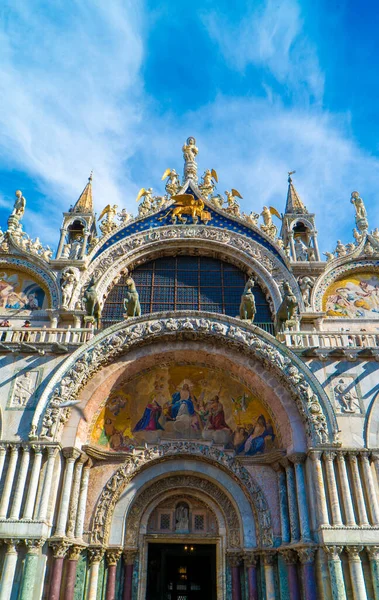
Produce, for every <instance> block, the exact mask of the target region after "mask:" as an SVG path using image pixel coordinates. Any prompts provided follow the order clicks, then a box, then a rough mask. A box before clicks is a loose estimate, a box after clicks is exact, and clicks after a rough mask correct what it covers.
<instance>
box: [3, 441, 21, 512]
mask: <svg viewBox="0 0 379 600" xmlns="http://www.w3.org/2000/svg"><path fill="white" fill-rule="evenodd" d="M9 448H10V458H9V463H8V469H7V474H6V476H5V482H4V488H3V491H2V494H1V501H0V519H6V517H7V513H8V507H9V502H10V500H11V490H12V486H13V480H14V474H15V472H16V466H17V459H18V446H16V445H15V444H10V445H9Z"/></svg>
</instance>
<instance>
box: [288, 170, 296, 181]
mask: <svg viewBox="0 0 379 600" xmlns="http://www.w3.org/2000/svg"><path fill="white" fill-rule="evenodd" d="M294 173H296V171H288V183H291V182H292V177H291V175H293V174H294Z"/></svg>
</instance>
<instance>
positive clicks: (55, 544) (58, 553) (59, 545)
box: [49, 540, 70, 558]
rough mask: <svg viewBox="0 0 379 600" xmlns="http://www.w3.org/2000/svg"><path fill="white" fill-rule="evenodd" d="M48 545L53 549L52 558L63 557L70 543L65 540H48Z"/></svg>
mask: <svg viewBox="0 0 379 600" xmlns="http://www.w3.org/2000/svg"><path fill="white" fill-rule="evenodd" d="M49 546H50V548H51V549H52V551H53V556H54V558H64V557H65V556H66V554H67V550H68V549H69V547H70V543H69V542H66V541H65V540H57V541H52V542H49Z"/></svg>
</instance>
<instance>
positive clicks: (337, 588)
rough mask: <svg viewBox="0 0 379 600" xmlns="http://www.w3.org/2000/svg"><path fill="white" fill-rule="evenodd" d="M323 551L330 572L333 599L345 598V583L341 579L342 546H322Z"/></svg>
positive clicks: (344, 599) (343, 599) (341, 599)
mask: <svg viewBox="0 0 379 600" xmlns="http://www.w3.org/2000/svg"><path fill="white" fill-rule="evenodd" d="M323 550H324V552H325V553H326V555H327V556H328V567H329V574H330V587H331V591H332V599H333V600H346V590H345V583H344V579H343V571H342V564H341V559H340V554H341V553H342V551H343V546H324V547H323Z"/></svg>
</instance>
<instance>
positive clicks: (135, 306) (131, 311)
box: [124, 277, 141, 317]
mask: <svg viewBox="0 0 379 600" xmlns="http://www.w3.org/2000/svg"><path fill="white" fill-rule="evenodd" d="M126 285H127V287H128V291H127V296H126V298H125V300H124V310H125V313H126V315H125V316H126V317H139V316H140V315H141V305H140V302H139V295H138V292H137V289H136V284H135V282H134V279H133V278H132V277H128V279H127V280H126Z"/></svg>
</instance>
